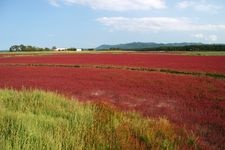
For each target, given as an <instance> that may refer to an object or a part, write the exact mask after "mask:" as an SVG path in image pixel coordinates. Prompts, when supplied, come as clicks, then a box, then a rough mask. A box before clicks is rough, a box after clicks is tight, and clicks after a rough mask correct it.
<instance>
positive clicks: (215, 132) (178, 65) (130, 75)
mask: <svg viewBox="0 0 225 150" xmlns="http://www.w3.org/2000/svg"><path fill="white" fill-rule="evenodd" d="M0 63H1V64H2V65H1V66H0V88H13V89H18V90H19V89H23V88H26V89H30V88H31V89H42V90H47V91H54V92H57V93H61V94H63V95H66V96H68V97H73V98H76V99H78V100H80V101H92V102H107V103H110V104H113V105H115V106H117V107H118V108H120V109H122V110H129V111H137V112H140V113H141V114H142V115H143V116H145V117H151V118H159V117H165V118H167V119H168V120H169V121H171V122H172V123H174V124H176V125H177V126H179V127H185V128H187V129H188V130H189V131H193V132H194V134H195V135H196V136H198V138H199V143H200V144H201V145H202V147H203V148H206V149H224V148H225V145H224V143H225V92H224V91H225V80H224V78H222V79H217V78H214V77H207V76H197V75H192V74H191V75H181V74H176V73H167V72H164V73H163V72H159V71H153V72H149V71H140V70H139V71H137V70H126V69H119V68H110V69H106V68H100V67H99V68H95V67H66V65H65V66H31V65H26V64H79V65H80V64H88V65H90V64H91V65H93V64H94V65H99V66H101V65H108V66H110V65H118V66H138V67H147V68H166V69H175V70H181V71H191V72H195V71H196V72H210V73H220V74H224V73H225V57H222V56H221V57H209V56H207V57H205V56H204V57H203V56H177V55H170V56H169V55H150V54H146V55H144V54H126V53H125V54H76V55H65V54H63V55H46V56H21V57H0ZM4 64H24V66H19V65H18V66H16V65H12V66H10V65H4Z"/></svg>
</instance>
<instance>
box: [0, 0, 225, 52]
mask: <svg viewBox="0 0 225 150" xmlns="http://www.w3.org/2000/svg"><path fill="white" fill-rule="evenodd" d="M128 42H158V43H175V42H201V43H225V1H224V0H0V49H1V50H6V49H9V47H10V46H12V45H15V44H25V45H33V46H38V47H53V46H56V47H66V48H68V47H75V48H94V47H97V46H99V45H101V44H119V43H128Z"/></svg>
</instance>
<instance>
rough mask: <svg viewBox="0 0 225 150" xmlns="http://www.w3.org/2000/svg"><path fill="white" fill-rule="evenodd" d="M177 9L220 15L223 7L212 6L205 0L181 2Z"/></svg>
mask: <svg viewBox="0 0 225 150" xmlns="http://www.w3.org/2000/svg"><path fill="white" fill-rule="evenodd" d="M176 7H177V8H180V9H189V8H191V9H194V10H196V11H201V12H207V13H218V12H219V11H220V10H221V9H222V8H223V7H222V6H219V5H215V4H210V3H209V2H207V1H205V0H200V1H187V0H185V1H181V2H179V3H177V5H176Z"/></svg>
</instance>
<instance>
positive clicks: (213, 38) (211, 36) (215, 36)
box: [208, 35, 218, 42]
mask: <svg viewBox="0 0 225 150" xmlns="http://www.w3.org/2000/svg"><path fill="white" fill-rule="evenodd" d="M208 38H209V40H211V41H213V42H215V41H217V40H218V37H217V35H210V36H209V37H208Z"/></svg>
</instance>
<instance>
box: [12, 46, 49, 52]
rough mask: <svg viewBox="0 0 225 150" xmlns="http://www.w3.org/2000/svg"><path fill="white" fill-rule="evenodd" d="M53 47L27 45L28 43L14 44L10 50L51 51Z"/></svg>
mask: <svg viewBox="0 0 225 150" xmlns="http://www.w3.org/2000/svg"><path fill="white" fill-rule="evenodd" d="M51 50H52V49H50V48H47V47H46V48H40V47H35V46H30V45H28V46H26V45H23V44H21V45H13V46H11V47H10V48H9V51H10V52H20V51H24V52H26V51H27V52H29V51H51Z"/></svg>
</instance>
